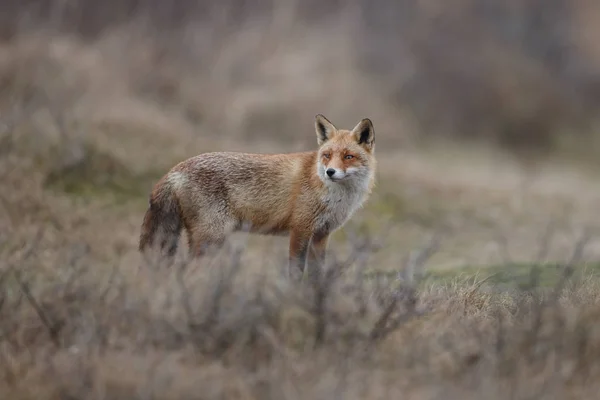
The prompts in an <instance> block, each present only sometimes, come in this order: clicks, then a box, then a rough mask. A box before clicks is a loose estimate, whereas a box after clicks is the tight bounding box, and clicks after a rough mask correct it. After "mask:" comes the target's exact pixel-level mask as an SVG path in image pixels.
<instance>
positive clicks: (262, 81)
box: [0, 0, 600, 400]
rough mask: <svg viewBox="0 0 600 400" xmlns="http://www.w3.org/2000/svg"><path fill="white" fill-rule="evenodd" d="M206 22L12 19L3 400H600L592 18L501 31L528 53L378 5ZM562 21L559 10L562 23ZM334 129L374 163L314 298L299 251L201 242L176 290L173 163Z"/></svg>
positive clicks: (580, 12) (4, 38)
mask: <svg viewBox="0 0 600 400" xmlns="http://www.w3.org/2000/svg"><path fill="white" fill-rule="evenodd" d="M31 3H32V4H33V3H34V2H31ZM41 3H43V4H46V3H44V2H41ZM41 3H40V4H41ZM59 3H60V2H59ZM67 3H68V2H67ZM67 3H65V4H67ZM108 3H110V2H108ZM180 3H181V4H180ZM185 3H186V2H185V1H181V2H174V3H173V4H175V5H173V9H170V10H162V11H157V12H156V14H158V15H159V16H160V15H162V14H161V13H163V14H165V15H166V14H169V15H171V14H170V13H172V14H173V15H175V14H177V15H179V14H178V13H180V14H181V10H185V9H186V8H185V7H187V6H185ZM192 3H193V2H189V4H192ZM197 3H198V4H196V6H197V7H199V9H200V11H198V10H195V9H194V10H195V11H194V12H198V13H200V14H199V15H200V16H197V18H198V20H197V21H196V22H194V17H192V16H191V15H192V14H194V12H192V11H191V10H192V9H191V8H190V9H189V10H190V11H189V13H190V16H187V18H188V19H187V20H185V21H183V20H182V21H180V23H179V25H177V23H175V24H174V25H175V27H173V26H167V25H168V24H165V21H161V20H160V18H159V19H158V20H156V19H153V18H157V17H156V15H154V14H152V13H150V14H148V15H144V14H143V12H141V11H140V15H141V16H139V17H138V18H133V19H131V18H130V19H128V20H119V21H120V22H122V24H116V23H115V25H110V26H109V25H108V24H107V23H106V21H104V22H102V21H103V20H102V18H104V19H105V20H112V19H115V18H113V17H114V16H111V15H112V14H110V12H113V11H110V10H108V11H107V10H104V9H103V8H102V7H101V6H98V7H99V8H98V9H97V10H94V9H93V7H92V9H88V8H86V7H84V6H81V7H82V8H81V9H77V7H76V6H72V7H73V9H71V8H69V6H60V7H64V9H63V8H60V7H58V6H56V7H58V8H52V7H50V9H51V10H54V11H56V10H58V11H60V12H56V13H52V12H48V13H47V15H51V16H53V17H52V18H50V17H48V18H46V17H44V18H46V19H44V18H42V17H40V16H39V15H37V16H35V15H36V14H35V13H34V12H31V16H30V17H29V18H30V19H29V20H28V19H27V18H25V17H24V15H25V12H24V11H23V10H22V9H21V8H19V7H20V6H18V4H17V5H15V4H16V3H15V4H13V5H11V8H10V10H11V12H12V13H14V18H12V19H7V21H6V23H5V24H4V25H3V26H2V29H0V36H1V40H0V398H2V399H4V398H6V399H67V398H68V399H111V400H113V399H149V398H152V399H223V398H226V399H238V398H239V399H278V400H279V399H330V398H343V399H354V398H356V399H359V398H369V399H379V398H381V399H389V398H407V399H455V398H456V399H480V398H481V399H483V398H485V399H496V398H498V399H500V398H502V399H505V398H511V399H526V398H544V399H547V398H548V399H553V398H557V399H558V398H560V399H571V398H573V399H587V398H590V397H591V396H593V395H596V393H598V390H599V389H600V387H599V386H598V385H599V383H598V382H600V380H599V379H598V378H599V377H600V374H599V372H600V363H599V362H598V359H599V356H600V336H599V333H600V331H599V330H598V326H599V325H598V315H599V313H600V280H597V275H598V274H599V273H600V268H599V267H600V238H599V237H598V236H599V235H598V234H599V233H600V214H599V213H598V211H597V210H598V207H599V206H600V185H599V184H598V181H599V179H600V173H599V172H598V166H599V165H600V163H598V160H597V152H598V149H599V148H598V143H600V140H599V138H600V136H599V135H598V128H597V127H598V126H599V123H598V119H597V115H596V112H595V110H597V106H598V105H599V104H598V103H599V101H598V99H600V95H599V93H597V88H598V87H600V86H598V84H597V82H600V46H598V43H599V42H598V41H595V40H592V39H591V38H597V37H600V36H598V35H600V32H598V30H597V26H599V25H598V24H596V22H595V21H600V8H599V7H598V6H597V5H595V3H594V2H586V1H583V0H580V1H577V2H572V3H568V4H571V5H572V6H571V8H569V14H568V15H569V18H570V21H572V24H573V26H576V27H577V29H575V28H573V27H571V28H570V30H568V29H567V28H565V27H563V28H561V29H566V31H568V34H567V33H565V32H566V31H564V32H563V31H561V32H554V31H552V29H554V28H552V29H550V28H549V27H554V25H553V24H552V23H546V24H548V25H544V23H542V22H539V21H538V22H536V23H537V24H541V25H540V26H538V25H535V26H536V27H534V28H532V26H533V25H532V24H534V22H532V21H530V20H529V19H527V18H526V16H529V17H531V15H534V14H535V13H534V12H533V11H535V10H536V8H535V7H536V6H535V4H534V3H535V1H533V0H532V1H530V2H523V4H524V5H523V9H522V10H521V9H518V7H516V6H515V7H516V8H514V9H513V8H511V7H512V6H506V7H507V8H506V9H504V12H505V13H506V14H502V13H500V12H498V13H497V14H494V15H501V14H502V15H504V17H502V18H506V21H509V22H510V21H512V22H514V21H518V22H519V23H521V24H523V25H522V26H524V27H526V28H527V27H529V29H531V32H533V33H536V32H537V33H539V35H540V36H536V35H535V34H533V33H532V34H524V36H525V37H527V38H528V40H529V39H531V42H527V43H525V44H522V45H523V46H524V47H523V48H521V47H519V46H521V44H520V45H519V46H516V45H515V42H516V43H521V42H520V40H521V38H517V39H514V40H515V42H511V41H510V40H508V39H506V37H504V39H505V40H504V39H503V40H499V39H498V37H499V36H498V35H500V34H498V32H502V29H501V28H499V27H495V26H496V25H493V24H491V25H490V26H491V28H489V29H490V30H485V29H484V28H483V26H484V25H485V26H487V25H486V24H487V23H488V22H490V21H488V20H487V19H485V18H491V17H489V15H488V14H485V12H484V13H483V14H482V15H483V17H482V16H480V15H479V14H476V13H475V11H473V10H475V9H476V7H475V6H474V5H476V4H478V2H477V1H464V2H457V3H456V4H457V5H456V8H455V9H444V8H443V7H441V8H440V7H437V6H435V5H434V4H433V3H431V2H422V3H423V4H420V3H419V5H418V6H417V5H415V4H416V2H415V4H413V5H412V6H410V7H409V4H412V2H409V1H405V2H401V3H402V4H404V6H403V7H405V8H404V9H402V10H396V9H394V7H395V6H394V5H393V4H392V3H391V2H386V1H384V0H381V1H380V3H378V4H379V5H378V7H372V8H368V7H367V9H365V7H366V6H365V5H364V4H363V3H362V2H360V1H356V2H348V3H347V5H346V6H343V7H340V10H341V11H340V12H339V13H336V12H333V11H331V10H329V9H328V8H327V7H326V8H325V9H321V10H320V12H314V9H313V7H314V6H306V7H307V9H308V10H304V9H303V8H302V7H300V5H299V3H297V2H294V1H283V2H281V3H280V4H281V5H280V6H277V7H272V6H270V5H269V4H270V3H269V2H266V1H265V2H260V4H262V6H264V7H266V9H267V11H264V10H263V11H261V12H264V14H261V12H259V11H256V13H257V15H258V16H254V17H248V16H244V15H245V14H244V13H245V12H247V13H250V11H248V10H246V11H244V12H241V13H239V14H240V15H238V14H236V13H235V12H233V11H231V10H234V9H237V8H235V7H242V5H241V4H242V3H243V2H236V1H233V0H231V4H230V5H232V6H231V8H230V9H229V12H230V14H228V12H227V7H225V8H223V9H220V8H219V7H209V6H206V4H205V2H201V1H199V2H197ZM238 3H239V4H238ZM308 3H310V2H308ZM308 3H307V4H308ZM388 3H389V4H388ZM530 3H531V4H532V5H531V7H532V8H531V9H529V8H527V7H529V6H525V5H528V4H530ZM555 3H556V4H555V5H554V6H552V7H550V6H548V8H547V10H549V12H550V11H554V12H555V13H558V15H561V12H560V7H559V6H558V4H563V2H561V1H558V0H557V1H556V2H555ZM7 4H8V3H7ZM11 4H12V3H11ZM22 4H29V3H28V2H23V3H22ZM48 4H54V3H53V2H48ZM56 4H58V3H56ZM61 4H62V3H61ZM82 4H83V3H82ZM90 4H91V3H90ZM122 4H123V7H125V8H126V7H127V6H126V4H129V2H123V3H122ZM144 4H145V3H144ZM148 4H150V3H148ZM194 4H195V3H194ZM257 4H258V3H257ZM340 4H341V3H340ZM344 4H345V3H344ZM394 4H395V3H394ZM398 4H400V3H398ZM458 4H461V6H459V5H458ZM506 4H513V2H510V1H509V2H507V3H506ZM515 4H516V3H515ZM553 4H554V3H553ZM564 4H567V3H564ZM564 4H563V5H564ZM471 5H473V7H475V8H473V9H472V8H471ZM13 6H14V7H13ZM196 6H194V7H196ZM203 6H206V7H208V9H205V8H202V7H203ZM262 6H261V7H262ZM7 7H8V5H7ZM23 7H25V6H23ZM40 7H41V8H40V9H44V7H45V6H40ZM90 7H91V6H90ZM178 7H179V8H178ZM181 7H183V8H181ZM190 7H191V6H190ZM245 7H250V6H248V5H246V6H245ZM256 7H257V10H258V9H260V7H259V6H256ZM269 7H270V8H269ZM386 7H391V8H390V9H387V8H386ZM538 7H539V5H538ZM553 7H556V8H557V9H559V10H558V11H557V10H555V9H554V8H553ZM250 8H252V7H250ZM8 9H9V8H7V10H8ZM23 9H24V8H23ZM115 9H116V6H115ZM240 9H242V8H240ZM178 10H179V11H178ZM207 10H208V11H207ZM378 10H379V11H378ZM386 10H387V11H386ZM532 10H533V11H532ZM167 11H168V12H167ZM400 11H402V12H400ZM409 11H410V13H411V14H410V15H411V18H412V19H410V20H409V19H408V17H406V16H404V17H403V15H404V14H402V13H408V12H409ZM115 12H116V11H115ZM123 12H125V11H123ZM386 12H387V13H389V14H390V15H395V16H396V17H397V18H398V20H399V21H401V22H402V23H403V24H404V26H403V27H402V28H397V27H396V24H394V23H392V22H386V21H387V20H386V19H385V18H384V16H385V14H386ZM478 12H479V11H478ZM40 13H41V11H40ZM61 13H62V14H61ZM528 13H529V14H528ZM532 13H533V14H532ZM184 14H185V13H184ZM315 14H317V15H315ZM379 14H381V15H379ZM492 14H493V13H492ZM44 15H46V14H44ZM61 15H62V17H61ZM194 15H195V14H194ZM248 15H249V14H248ZM265 15H266V16H265ZM486 15H488V16H486ZM490 15H491V14H490ZM594 15H596V17H597V19H594ZM436 16H437V18H438V19H436ZM519 16H521V17H522V18H521V17H519ZM17 17H18V18H17ZM317 17H318V18H317ZM517 17H519V18H517ZM529 17H528V18H529ZM36 18H38V19H39V20H43V21H46V20H47V22H46V23H41V22H39V21H38V20H37V19H36ZM40 18H41V19H40ZM78 18H79V19H78ZM94 18H96V19H94ZM165 18H167V17H165ZM173 18H175V17H173ZM369 18H371V20H369ZM478 18H483V19H481V20H479V19H478ZM494 18H495V17H494ZM498 18H500V17H498ZM502 18H500V25H498V26H501V25H502V23H504V22H506V21H504V20H502ZM511 18H512V19H511ZM548 18H550V17H548ZM3 19H4V17H1V18H0V22H2V20H3ZM17 20H18V21H22V22H21V25H19V24H17V23H16V22H14V21H17ZM439 20H444V21H446V23H447V25H436V24H435V22H433V21H439ZM32 21H33V22H32ZM35 21H37V22H35ZM48 21H49V22H48ZM77 21H79V22H77ZM82 21H83V22H82ZM373 21H375V22H377V23H375V24H374V23H373ZM461 21H463V22H464V21H468V22H469V23H468V24H467V23H466V22H464V24H465V26H470V27H472V29H480V31H478V32H479V35H471V34H469V32H465V31H463V30H461V26H462V24H461ZM477 21H479V22H477ZM494 21H495V20H494ZM535 21H537V20H535ZM76 22H77V23H76ZM171 22H173V21H171ZM374 26H375V27H374ZM439 26H443V28H439ZM561 26H562V25H561ZM100 27H104V28H103V29H100ZM386 27H387V28H386ZM494 27H495V28H494ZM384 28H385V29H388V30H385V29H384ZM396 29H397V30H396ZM445 29H446V30H447V31H445ZM486 29H487V28H486ZM494 29H497V30H498V31H496V30H494ZM523 29H525V28H523ZM544 29H548V30H549V31H548V32H546V31H545V30H544ZM556 29H558V28H556ZM527 32H529V31H527ZM544 32H546V33H547V34H546V33H544ZM552 32H553V34H554V35H557V36H552V35H551V34H550V33H552ZM542 33H543V34H542ZM494 35H496V36H494ZM475 36H477V37H478V38H479V41H477V40H475ZM500 36H501V35H500ZM536 37H537V39H536V40H538V41H537V42H536V40H534V39H535V38H536ZM540 37H544V38H554V39H548V43H546V42H545V41H543V40H541V39H540ZM567 37H568V40H567V39H565V38H567ZM392 38H396V39H395V40H397V42H394V43H390V41H392V42H393V40H392ZM443 38H450V39H448V40H449V42H447V43H446V42H445V43H446V44H445V46H446V47H444V46H441V44H440V42H439V41H442V39H443ZM540 40H541V41H540ZM562 41H565V42H569V43H570V44H571V45H570V47H569V46H566V45H564V46H563V44H561V43H563V42H562ZM559 42H560V43H559ZM386 46H387V47H386ZM440 46H441V47H440ZM527 46H529V47H527ZM561 46H562V47H561ZM556 48H558V49H563V50H561V51H562V52H563V53H564V54H563V53H561V54H562V55H561V57H562V58H561V57H557V59H560V60H563V58H564V59H566V60H569V62H566V61H565V62H559V61H556V60H555V59H554V58H553V57H552V56H551V55H552V54H554V53H553V51H555V50H556ZM444 49H446V50H444ZM484 49H485V50H484ZM540 49H541V50H540ZM565 49H567V50H565ZM538 50H539V52H536V51H538ZM556 51H557V50H556ZM473 54H476V55H477V56H474V55H473ZM539 54H542V55H543V56H539ZM467 55H470V56H467ZM442 64H443V65H446V68H441V67H440V66H441V65H442ZM481 71H484V72H481ZM594 88H596V89H594ZM595 90H596V91H595ZM317 113H323V114H325V115H326V116H327V117H328V118H330V119H331V120H332V121H333V122H334V123H335V124H336V125H337V126H339V127H352V126H354V124H355V123H356V122H357V121H358V120H360V118H362V117H369V118H371V119H372V120H373V123H374V126H375V131H376V135H377V149H376V154H377V157H378V165H379V172H378V183H377V186H376V189H375V192H374V193H373V196H372V197H371V199H370V200H369V202H368V203H367V205H366V206H365V207H364V209H362V210H360V212H358V213H357V214H356V216H355V217H354V218H353V219H352V220H351V221H350V222H349V223H348V225H346V227H345V228H344V229H342V230H340V231H339V232H337V233H336V234H335V235H334V237H333V238H332V239H333V240H332V243H331V245H330V250H331V257H330V258H329V261H330V267H329V269H328V270H327V271H329V272H327V273H324V275H323V279H322V282H321V283H320V284H319V285H316V286H315V287H304V286H294V285H292V284H290V283H289V282H287V281H286V280H285V279H283V278H282V277H281V274H280V272H281V271H282V268H284V267H285V262H284V261H285V259H286V254H287V241H286V239H285V238H273V237H258V236H245V235H241V234H239V235H236V236H235V237H233V238H232V240H231V243H230V246H228V247H226V249H225V250H224V252H223V253H221V254H218V255H216V256H215V258H214V259H211V260H205V261H204V262H193V263H188V262H187V261H186V260H185V252H186V244H185V243H186V241H185V240H182V241H181V246H180V250H181V251H180V254H179V255H178V256H179V264H178V266H177V267H176V268H172V269H168V270H167V269H164V268H160V267H159V268H152V267H150V266H148V265H146V264H145V263H144V261H143V260H142V259H141V257H140V255H139V254H138V252H137V240H138V235H139V227H140V224H141V220H142V217H143V213H144V211H145V208H146V205H147V196H148V193H149V191H150V189H151V187H152V185H153V183H154V182H155V181H156V180H157V179H158V178H159V177H160V176H161V175H162V174H164V173H165V172H166V171H167V170H168V169H169V168H170V167H171V166H172V165H173V164H174V163H176V162H178V161H180V160H182V159H184V158H186V157H189V156H192V155H195V154H198V153H200V152H205V151H213V150H234V151H247V152H288V151H290V152H291V151H298V150H306V149H311V148H314V146H316V138H315V134H314V125H313V118H314V115H315V114H317ZM532 267H537V269H533V270H532ZM536 273H537V275H536ZM564 277H567V278H568V279H567V280H564V279H563V278H564Z"/></svg>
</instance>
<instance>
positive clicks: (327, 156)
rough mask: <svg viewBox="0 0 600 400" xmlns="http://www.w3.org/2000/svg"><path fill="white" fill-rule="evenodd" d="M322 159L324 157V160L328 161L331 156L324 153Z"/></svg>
mask: <svg viewBox="0 0 600 400" xmlns="http://www.w3.org/2000/svg"><path fill="white" fill-rule="evenodd" d="M323 157H325V158H326V159H330V158H331V154H329V153H324V154H323Z"/></svg>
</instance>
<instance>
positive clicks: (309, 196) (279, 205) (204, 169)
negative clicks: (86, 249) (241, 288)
mask: <svg viewBox="0 0 600 400" xmlns="http://www.w3.org/2000/svg"><path fill="white" fill-rule="evenodd" d="M315 129H316V133H317V142H318V144H319V148H318V150H315V151H310V152H301V153H287V154H249V153H234V152H214V153H204V154H200V155H198V156H196V157H192V158H189V159H187V160H185V161H183V162H181V163H179V164H177V165H176V166H174V167H173V168H172V169H171V170H170V171H169V172H168V173H167V174H166V175H165V176H163V178H162V179H161V180H160V181H159V182H158V183H157V184H156V185H155V187H154V190H153V191H152V194H151V196H150V206H149V208H148V210H147V211H146V215H145V216H144V222H143V224H142V229H141V235H140V242H139V249H140V251H143V250H144V249H146V248H148V247H150V246H151V245H152V244H154V243H156V241H157V240H156V239H157V236H158V235H159V234H161V235H162V238H161V239H160V242H159V244H160V248H161V250H162V251H163V253H164V252H166V255H167V256H172V255H173V254H174V252H175V249H176V244H177V241H178V238H179V235H180V232H181V230H182V229H183V228H185V229H186V231H187V236H188V242H189V247H190V251H191V252H192V253H193V255H196V256H200V255H202V254H203V253H204V251H205V250H206V248H207V246H219V245H221V244H222V243H223V242H224V240H225V238H226V236H227V235H228V234H230V233H232V232H235V231H238V230H241V229H244V228H248V229H249V231H250V232H255V233H259V234H266V235H289V237H290V242H289V243H290V244H289V261H290V269H291V273H294V272H295V271H296V270H299V271H304V267H305V263H306V261H307V259H308V261H309V263H311V264H313V263H314V264H320V263H322V262H323V260H324V258H325V250H326V247H327V241H328V237H329V235H330V234H331V233H332V232H334V231H335V230H337V229H339V228H340V227H341V226H343V225H344V224H345V223H346V222H347V221H348V219H349V218H350V217H351V216H352V215H353V214H354V212H355V211H356V210H357V209H358V208H359V207H361V206H362V204H363V203H364V201H365V200H366V199H367V198H368V196H369V194H370V193H371V190H372V187H373V185H374V181H375V170H376V161H375V156H374V151H375V132H374V129H373V124H372V123H371V121H370V120H369V119H363V120H362V121H360V122H359V123H358V124H357V125H356V126H355V127H354V129H352V130H350V131H349V130H341V129H339V130H338V129H337V128H336V127H335V126H334V125H333V124H332V123H331V122H330V121H328V120H327V119H326V118H325V117H324V116H322V115H320V114H319V115H317V116H316V119H315ZM328 171H329V172H328ZM309 247H310V249H309ZM311 268H312V267H311Z"/></svg>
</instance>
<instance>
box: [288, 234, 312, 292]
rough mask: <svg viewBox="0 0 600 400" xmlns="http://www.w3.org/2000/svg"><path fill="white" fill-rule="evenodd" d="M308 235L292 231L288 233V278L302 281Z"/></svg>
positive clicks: (308, 240)
mask: <svg viewBox="0 0 600 400" xmlns="http://www.w3.org/2000/svg"><path fill="white" fill-rule="evenodd" d="M309 242H310V235H309V234H307V233H305V232H301V231H292V232H291V233H290V252H289V265H288V269H289V270H288V272H289V277H290V278H291V279H292V280H294V281H298V280H300V279H302V275H303V274H304V268H305V265H306V256H307V252H308V244H309Z"/></svg>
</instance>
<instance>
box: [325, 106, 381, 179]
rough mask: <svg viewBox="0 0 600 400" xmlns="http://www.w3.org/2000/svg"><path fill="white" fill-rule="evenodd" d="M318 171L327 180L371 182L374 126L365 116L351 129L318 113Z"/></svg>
mask: <svg viewBox="0 0 600 400" xmlns="http://www.w3.org/2000/svg"><path fill="white" fill-rule="evenodd" d="M315 129H316V132H317V142H318V144H319V151H318V155H317V157H318V160H317V173H318V175H319V177H320V178H321V180H322V181H323V182H324V183H325V184H335V183H344V182H345V183H357V182H368V181H369V179H370V178H371V177H372V174H373V172H374V165H373V164H374V158H373V157H374V152H375V130H374V129H373V123H372V122H371V120H370V119H368V118H364V119H362V120H361V121H360V122H359V123H358V124H357V125H356V126H355V127H354V128H353V129H352V130H351V131H348V130H343V129H337V128H336V127H335V126H334V125H333V124H332V123H331V122H330V121H329V120H328V119H327V118H325V117H324V116H323V115H321V114H319V115H317V116H316V118H315Z"/></svg>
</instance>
